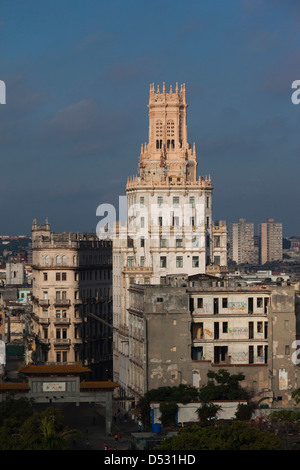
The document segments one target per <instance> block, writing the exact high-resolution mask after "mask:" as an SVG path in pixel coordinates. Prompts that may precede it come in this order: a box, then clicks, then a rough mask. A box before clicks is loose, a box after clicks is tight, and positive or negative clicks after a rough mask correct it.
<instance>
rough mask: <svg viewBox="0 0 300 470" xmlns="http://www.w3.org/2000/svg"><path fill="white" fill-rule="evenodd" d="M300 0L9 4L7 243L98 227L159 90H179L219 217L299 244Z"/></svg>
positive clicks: (5, 48) (5, 24)
mask: <svg viewBox="0 0 300 470" xmlns="http://www.w3.org/2000/svg"><path fill="white" fill-rule="evenodd" d="M299 27H300V2H299V1H298V0H226V1H224V0H185V1H181V0H172V1H169V0H160V1H157V0H151V1H148V0H143V1H139V0H135V1H133V0H107V1H106V0H51V1H49V0H48V1H46V0H23V1H22V0H14V1H13V2H12V1H11V0H1V10H0V80H2V81H3V82H4V83H5V85H6V104H0V165H1V173H0V175H1V184H0V235H8V234H10V235H20V234H26V235H30V233H31V224H32V221H33V219H34V218H36V219H37V221H38V223H43V222H44V220H45V219H46V218H48V219H49V222H50V224H51V229H52V231H54V232H57V233H58V232H62V231H74V232H77V231H79V232H84V231H87V232H94V231H95V230H96V226H97V223H98V222H99V217H97V215H96V211H97V207H98V206H99V205H101V204H112V205H114V206H115V207H116V208H118V201H119V196H124V195H125V186H126V182H127V177H128V176H131V175H135V174H137V171H138V160H139V153H140V148H141V144H142V143H144V142H147V141H148V108H147V104H148V99H149V87H150V84H151V83H155V86H157V85H159V86H160V87H161V86H162V83H163V82H165V84H166V88H167V89H168V88H169V87H170V85H172V86H173V87H174V86H175V84H176V82H178V83H179V85H180V84H182V83H185V85H186V94H187V102H188V104H189V106H188V116H187V125H188V141H189V143H190V144H193V143H195V145H196V153H197V161H198V175H211V179H212V183H213V187H214V190H213V219H214V220H215V221H217V220H225V221H226V223H227V225H228V228H229V225H230V223H231V222H236V221H237V220H238V218H239V217H244V218H246V219H247V221H249V222H254V223H255V232H256V233H257V226H258V223H259V222H264V221H265V220H266V219H267V218H274V219H275V221H276V222H282V223H283V233H284V236H288V237H289V236H296V235H300V217H299V202H300V178H299V176H300V163H299V162H300V159H299V155H300V132H299V131H300V105H299V106H298V105H295V104H293V102H292V100H291V96H292V93H293V91H294V90H292V88H291V86H292V83H293V81H295V80H300V33H299V31H300V28H299Z"/></svg>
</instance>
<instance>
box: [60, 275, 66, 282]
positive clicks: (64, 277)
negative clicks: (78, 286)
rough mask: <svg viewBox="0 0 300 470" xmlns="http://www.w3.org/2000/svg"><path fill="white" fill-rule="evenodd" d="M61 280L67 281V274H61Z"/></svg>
mask: <svg viewBox="0 0 300 470" xmlns="http://www.w3.org/2000/svg"><path fill="white" fill-rule="evenodd" d="M61 280H62V281H66V280H67V273H61Z"/></svg>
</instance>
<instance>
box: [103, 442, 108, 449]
mask: <svg viewBox="0 0 300 470" xmlns="http://www.w3.org/2000/svg"><path fill="white" fill-rule="evenodd" d="M103 447H104V450H107V449H108V445H107V444H106V442H104V445H103Z"/></svg>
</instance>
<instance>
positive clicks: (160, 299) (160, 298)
mask: <svg viewBox="0 0 300 470" xmlns="http://www.w3.org/2000/svg"><path fill="white" fill-rule="evenodd" d="M163 301H164V299H163V298H162V297H157V299H156V302H163Z"/></svg>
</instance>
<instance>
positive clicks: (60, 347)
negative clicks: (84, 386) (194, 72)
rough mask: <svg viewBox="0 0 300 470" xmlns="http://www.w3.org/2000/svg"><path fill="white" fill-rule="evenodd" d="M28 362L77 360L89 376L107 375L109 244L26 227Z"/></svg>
mask: <svg viewBox="0 0 300 470" xmlns="http://www.w3.org/2000/svg"><path fill="white" fill-rule="evenodd" d="M32 259H33V264H32V271H33V285H32V300H33V307H32V309H33V313H32V331H33V334H32V336H31V339H30V340H29V343H30V344H28V346H29V350H30V353H29V359H28V361H29V362H35V363H37V362H42V363H46V364H49V363H58V364H60V363H75V362H80V363H82V364H83V365H85V366H88V367H89V368H91V369H92V371H93V373H92V374H93V376H94V378H97V379H106V378H110V375H111V372H112V275H111V273H112V244H111V241H109V240H99V239H98V237H97V236H96V234H87V233H82V234H78V233H59V234H56V233H54V232H51V228H50V224H49V222H48V220H47V219H46V221H45V224H43V225H38V224H37V222H36V220H34V221H33V224H32Z"/></svg>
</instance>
